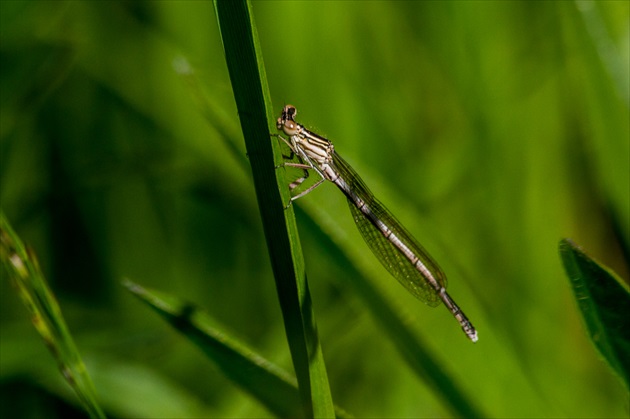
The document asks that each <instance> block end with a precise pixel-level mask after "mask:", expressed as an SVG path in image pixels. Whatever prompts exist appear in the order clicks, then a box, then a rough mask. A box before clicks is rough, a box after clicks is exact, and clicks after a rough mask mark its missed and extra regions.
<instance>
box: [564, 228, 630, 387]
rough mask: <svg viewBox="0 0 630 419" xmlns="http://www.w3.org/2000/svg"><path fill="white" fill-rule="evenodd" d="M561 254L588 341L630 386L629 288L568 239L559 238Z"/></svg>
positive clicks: (627, 385)
mask: <svg viewBox="0 0 630 419" xmlns="http://www.w3.org/2000/svg"><path fill="white" fill-rule="evenodd" d="M560 256H561V258H562V262H563V263H564V269H565V270H566V272H567V275H568V276H569V279H570V280H571V285H572V287H573V293H574V294H575V299H576V301H577V303H578V307H579V308H580V311H581V312H582V318H583V319H584V322H585V323H586V328H587V330H588V332H589V335H590V337H591V341H592V342H593V344H594V345H595V347H596V348H597V350H598V351H599V352H600V353H601V354H602V355H603V357H604V359H605V360H606V362H607V363H608V365H610V366H611V368H612V369H613V371H615V373H616V374H617V375H618V376H619V378H621V379H622V381H623V382H624V383H625V385H626V388H630V384H629V383H630V292H629V291H628V287H627V285H625V284H624V283H623V282H622V281H621V280H620V279H619V278H618V277H617V276H616V275H615V274H614V273H613V272H611V271H610V270H609V269H607V268H605V267H603V266H602V265H600V264H599V263H597V262H596V261H594V260H593V259H592V258H591V257H589V256H588V255H587V254H586V253H584V251H583V250H582V249H580V248H579V247H578V246H577V245H576V244H575V243H573V242H572V241H571V240H568V239H563V240H561V241H560Z"/></svg>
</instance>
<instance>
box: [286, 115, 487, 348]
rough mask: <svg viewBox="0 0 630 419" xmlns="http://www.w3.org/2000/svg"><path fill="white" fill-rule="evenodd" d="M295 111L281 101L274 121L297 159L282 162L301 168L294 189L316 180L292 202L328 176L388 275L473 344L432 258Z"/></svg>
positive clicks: (473, 331) (474, 337)
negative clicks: (442, 309) (441, 310)
mask: <svg viewBox="0 0 630 419" xmlns="http://www.w3.org/2000/svg"><path fill="white" fill-rule="evenodd" d="M296 114H297V110H296V108H295V107H294V106H292V105H286V106H285V107H284V109H283V110H282V114H281V116H280V118H278V121H277V124H276V126H277V128H278V130H279V131H282V132H283V133H284V134H285V135H287V136H288V139H286V138H284V137H282V136H281V135H278V137H280V138H281V139H282V140H283V141H284V142H285V143H286V144H287V145H288V146H289V148H290V149H291V152H292V156H290V158H292V157H294V156H297V158H298V161H299V163H291V162H287V163H285V166H291V167H296V168H299V169H302V170H304V176H303V177H302V178H299V179H297V180H296V181H294V182H292V183H291V184H290V185H289V187H290V189H291V190H293V189H295V188H297V187H298V186H299V185H300V184H302V183H303V182H304V180H305V179H306V178H307V177H308V174H309V170H313V171H315V172H316V173H317V174H318V175H319V176H320V179H319V180H318V181H317V182H316V183H315V184H313V185H312V186H310V187H309V188H307V189H306V190H304V191H303V192H300V193H299V194H297V195H295V196H293V197H292V198H291V202H293V201H294V200H296V199H298V198H300V197H302V196H304V195H306V194H307V193H309V192H311V191H312V190H313V189H315V188H316V187H318V186H319V185H321V184H322V183H323V182H324V181H325V180H328V181H330V182H332V183H334V184H335V185H337V187H338V188H339V189H340V190H341V192H343V194H344V195H345V196H346V197H347V198H348V203H349V205H350V211H351V212H352V217H353V219H354V222H355V223H356V225H357V227H358V228H359V231H360V232H361V235H362V236H363V239H364V240H365V242H366V243H367V245H368V247H369V248H370V249H371V250H372V252H373V253H374V255H375V256H376V257H377V259H378V260H379V261H380V262H381V263H382V264H383V266H385V268H386V269H387V270H388V271H389V273H390V274H392V276H393V277H394V278H396V279H397V280H398V282H400V283H401V284H402V285H403V286H404V287H405V288H406V289H407V290H408V291H409V292H410V293H411V294H413V295H414V296H416V297H417V298H418V299H419V300H420V301H423V302H425V303H426V304H428V305H430V306H432V307H435V306H437V305H438V304H439V303H440V302H443V303H444V305H446V307H447V308H448V309H449V311H450V312H451V313H452V314H453V316H454V317H455V318H456V319H457V321H458V322H459V324H460V325H461V327H462V329H463V330H464V333H466V335H467V336H468V338H470V340H472V341H473V342H476V341H477V339H478V337H477V331H476V329H475V328H474V326H473V325H472V323H471V322H470V321H469V320H468V318H467V317H466V315H465V314H464V313H463V312H462V310H461V309H460V308H459V306H458V305H457V304H455V301H453V299H452V298H451V296H450V295H448V293H447V292H446V284H447V281H446V276H445V275H444V272H443V271H442V269H441V268H440V267H439V265H438V264H437V262H435V260H433V258H432V257H431V256H430V255H429V254H428V253H427V251H426V250H425V249H424V248H423V247H422V246H421V245H420V243H419V242H418V241H417V240H416V239H415V238H414V237H413V236H412V235H411V233H409V231H407V229H405V227H403V226H402V224H401V223H400V222H399V221H398V220H397V219H396V217H394V215H393V214H392V213H391V212H390V211H389V210H388V209H387V208H386V207H385V206H384V205H383V204H382V203H381V202H380V201H379V200H378V199H376V198H375V197H374V195H373V194H372V192H370V190H369V189H368V187H367V186H366V184H365V183H364V182H363V180H361V178H360V177H359V175H358V174H357V173H356V172H355V170H354V169H353V168H352V167H350V165H349V164H348V163H347V162H346V161H345V160H344V159H342V158H341V157H340V156H339V154H337V153H336V151H335V147H334V145H333V144H332V143H331V142H330V141H329V140H327V139H326V138H324V137H322V136H320V135H317V134H315V133H314V132H312V131H309V130H308V129H306V128H304V126H302V125H300V124H298V123H297V122H296V121H295V115H296Z"/></svg>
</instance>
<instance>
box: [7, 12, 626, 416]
mask: <svg viewBox="0 0 630 419" xmlns="http://www.w3.org/2000/svg"><path fill="white" fill-rule="evenodd" d="M253 10H254V17H255V20H256V25H257V29H258V34H259V37H260V40H261V44H262V53H263V58H264V61H265V65H266V73H267V77H268V80H269V86H270V90H271V94H272V99H273V103H274V107H275V108H276V109H277V112H278V113H279V112H280V110H281V108H282V106H283V105H284V104H286V103H291V104H293V105H295V106H297V108H298V111H299V113H298V116H297V119H298V121H299V122H301V123H302V124H304V125H306V126H307V127H309V128H310V129H312V130H314V131H316V132H318V133H320V134H322V135H324V136H326V137H328V138H330V139H331V140H332V141H333V142H334V143H335V147H336V150H337V152H338V153H339V154H341V155H342V156H343V157H344V158H345V159H346V160H348V161H349V163H350V164H351V165H352V166H353V167H354V168H355V169H356V170H357V171H358V172H359V173H360V174H361V175H362V177H363V179H364V180H365V181H366V183H367V184H368V185H370V187H371V189H372V191H373V192H374V193H375V195H376V196H378V197H379V198H380V199H381V200H382V201H383V202H384V203H385V204H386V205H387V206H388V207H389V209H390V210H392V211H393V212H394V213H395V214H396V215H397V217H398V218H399V220H400V221H402V222H403V224H404V225H405V226H407V228H408V229H409V230H410V231H411V232H413V233H414V235H415V236H416V237H417V238H418V239H419V240H420V241H421V242H422V243H423V245H424V246H425V247H426V248H427V249H428V250H430V252H431V253H432V254H433V255H434V256H435V258H436V259H437V260H438V261H439V263H440V265H441V266H442V268H443V269H444V271H445V272H446V273H447V275H448V276H449V280H450V287H449V292H450V293H451V295H452V296H453V298H454V299H455V300H456V301H457V302H458V303H459V304H460V306H461V307H462V308H463V309H464V310H465V312H466V314H467V315H468V316H469V317H470V318H471V320H472V321H473V323H474V324H475V326H476V327H477V329H478V331H479V339H480V340H479V342H478V343H477V344H472V343H470V342H469V341H468V340H467V339H466V337H465V336H464V335H463V334H462V332H461V330H460V329H459V327H458V326H457V323H456V322H455V321H454V320H453V319H452V317H451V316H450V314H449V313H448V311H447V310H445V309H444V308H443V307H438V308H436V309H430V308H429V307H427V306H425V305H424V304H422V303H420V302H418V301H417V300H415V299H414V298H413V297H412V296H410V295H409V294H408V293H406V291H405V290H404V289H403V288H402V287H401V286H400V285H399V284H398V283H397V282H396V281H394V280H393V279H392V278H391V277H390V276H389V274H388V273H387V272H386V270H385V269H383V268H382V267H380V265H378V263H377V262H376V261H375V260H374V259H373V256H372V255H371V253H370V252H369V250H368V248H367V246H366V245H365V244H364V243H363V242H362V241H361V238H360V236H359V233H358V232H357V231H356V228H355V226H354V225H353V222H352V220H351V217H350V213H349V211H348V208H347V204H346V203H345V198H344V197H343V196H342V194H341V193H339V191H337V190H336V188H335V187H334V186H333V185H330V184H329V185H325V186H322V187H320V188H319V189H317V190H316V191H314V192H313V193H312V194H310V195H309V196H307V197H305V198H302V199H301V200H300V201H298V204H297V206H298V207H301V208H304V209H306V210H307V211H306V213H305V212H303V211H300V210H298V224H299V227H300V234H301V239H302V243H303V247H304V250H305V258H306V266H307V273H308V278H309V286H310V289H311V293H312V299H313V305H314V311H315V314H316V316H317V318H316V321H317V324H318V327H319V337H320V340H321V345H322V349H323V351H324V358H325V360H326V364H327V369H328V375H329V380H330V384H331V388H332V395H333V398H334V400H335V403H336V404H338V405H339V406H341V407H343V408H344V409H346V410H348V411H349V412H351V413H353V414H355V415H356V416H357V417H365V416H369V417H436V416H449V415H450V414H451V412H450V411H449V410H447V409H446V408H445V407H444V406H443V404H442V402H441V400H440V399H439V398H437V397H436V396H435V394H434V392H433V391H432V389H431V388H430V387H427V385H426V384H425V383H424V381H422V380H421V379H419V378H418V377H417V376H416V375H414V373H413V372H412V371H411V370H410V369H409V367H408V365H407V364H406V363H405V361H404V359H403V357H402V356H401V354H400V353H398V352H397V350H396V348H395V346H394V345H392V344H391V342H389V340H388V339H387V337H386V334H385V333H384V331H383V330H381V329H380V328H379V326H378V323H376V322H375V321H374V319H373V318H372V317H371V314H370V312H369V310H368V309H367V307H366V306H365V304H364V302H363V301H362V300H361V299H360V298H359V297H358V296H357V293H355V292H353V285H352V281H351V280H349V279H348V278H347V276H348V275H349V272H352V275H354V274H355V273H354V272H356V271H355V270H354V269H351V268H350V267H348V266H346V265H345V263H340V262H339V261H340V260H341V258H337V257H336V253H338V252H340V249H339V248H338V247H336V246H334V245H332V244H331V242H329V241H327V240H322V239H321V234H322V230H324V231H325V230H327V229H330V228H333V229H334V230H335V231H338V232H339V236H340V237H343V238H344V241H343V242H344V243H346V242H349V243H352V244H351V245H350V246H352V247H347V248H343V251H344V252H347V253H350V254H364V255H365V257H364V259H361V262H360V264H361V266H360V268H361V269H362V270H363V271H371V272H374V276H375V277H377V278H379V280H378V282H375V285H376V286H378V288H379V289H380V290H381V291H382V292H383V293H384V294H385V295H386V297H387V299H388V301H390V302H391V304H392V305H394V306H395V307H396V308H397V309H398V310H399V312H400V313H401V315H402V316H403V317H404V318H405V319H406V321H407V324H408V325H409V327H410V328H411V329H412V330H414V332H415V333H417V334H418V335H419V336H420V337H421V338H423V340H424V341H426V342H427V344H428V345H429V347H430V349H431V350H432V351H433V352H434V353H435V354H436V356H437V357H438V359H439V360H440V361H441V362H442V363H443V365H444V366H445V367H446V368H447V369H448V370H449V372H450V373H451V374H452V375H453V376H454V377H455V379H457V381H458V383H459V384H460V386H461V387H462V388H463V390H464V391H465V392H466V393H467V394H468V395H469V396H470V397H471V398H474V399H475V401H476V402H477V405H478V406H479V407H480V408H481V409H482V410H483V412H484V413H485V414H487V415H488V416H491V417H547V416H553V417H627V415H628V409H629V399H628V393H627V391H626V390H624V388H623V387H622V385H621V382H620V381H619V380H617V379H616V378H615V376H614V375H613V374H612V373H611V370H610V369H609V368H608V367H607V366H606V365H605V363H604V362H602V361H601V360H600V359H599V357H598V355H597V353H596V351H595V349H594V348H593V346H592V344H591V343H590V342H589V340H588V338H587V334H586V333H585V330H584V327H583V324H582V321H581V319H580V315H579V313H578V310H577V304H576V302H575V301H574V300H573V297H572V293H571V290H570V286H569V282H568V280H567V278H566V276H565V274H564V272H563V269H562V265H561V262H560V259H559V257H558V253H557V245H558V241H559V240H560V239H561V238H563V237H571V238H573V239H574V240H575V241H576V242H577V243H579V244H581V245H583V246H584V248H585V249H586V250H587V251H588V252H589V253H590V254H591V255H593V256H594V257H596V258H597V259H598V260H600V261H601V262H602V263H604V264H606V265H608V266H610V267H611V268H612V269H613V270H615V271H616V272H618V273H619V275H620V276H621V277H622V278H624V279H625V280H626V281H627V279H628V264H627V261H628V248H629V245H630V237H629V232H628V231H629V228H630V192H629V191H630V163H629V161H630V134H629V116H628V115H629V105H628V104H629V97H630V92H629V75H628V74H629V59H630V58H629V49H630V45H629V41H628V39H629V34H630V32H629V21H630V11H629V3H628V2H623V1H610V2H589V1H584V2H568V1H559V2H468V1H464V2H428V1H427V2H387V1H384V2H290V1H279V2H273V1H260V2H254V4H253ZM0 25H1V26H0V54H1V55H0V60H1V61H0V62H1V67H0V100H1V102H0V105H1V113H0V138H1V143H0V162H1V168H0V173H1V174H0V176H1V179H0V182H1V183H0V185H1V190H0V198H1V203H0V204H1V206H2V209H3V210H4V211H5V213H6V215H7V217H8V219H9V220H10V221H11V223H12V224H13V226H14V228H15V229H16V231H17V232H18V234H20V235H21V237H22V238H23V239H24V240H25V241H27V242H28V243H29V244H30V245H31V246H32V247H33V248H34V250H35V251H36V252H37V254H38V257H39V259H40V263H41V265H42V268H43V270H44V273H45V274H46V276H47V278H48V280H49V282H50V283H51V285H52V287H53V289H54V290H55V292H56V294H57V297H58V298H59V301H60V304H61V307H62V309H63V310H64V314H65V315H66V318H67V320H68V323H69V326H70V329H71V331H73V333H74V336H75V338H76V340H77V345H78V346H79V349H80V351H81V352H82V354H83V356H84V358H85V361H86V364H87V367H88V370H89V371H90V373H91V374H92V378H93V380H94V385H95V387H96V389H97V392H98V394H99V397H100V399H101V402H102V404H103V407H104V408H105V410H106V412H107V413H108V415H109V416H112V417H147V416H152V417H156V416H162V417H183V416H189V417H199V416H218V417H260V416H267V415H268V412H267V411H266V410H265V409H264V408H263V407H262V406H261V405H259V404H258V403H257V402H256V401H254V400H253V399H251V398H250V397H249V396H248V395H247V394H245V393H243V392H242V391H241V390H240V389H239V388H238V387H237V386H236V385H234V384H233V383H232V382H230V381H229V380H227V379H226V378H225V377H224V376H222V374H221V373H220V372H219V370H218V369H217V368H216V367H215V366H214V365H213V364H212V363H211V362H210V361H209V360H207V359H206V358H204V356H203V355H202V354H201V353H200V352H199V351H198V350H197V349H196V348H195V347H194V346H193V345H192V344H191V343H190V342H188V341H186V340H185V339H184V338H182V337H181V336H180V335H178V334H177V333H176V332H174V331H172V330H171V329H170V328H169V327H168V326H167V325H166V324H164V323H163V322H162V321H161V320H160V319H159V318H157V316H155V315H154V313H152V312H151V311H150V310H147V308H146V307H145V306H143V305H142V304H140V303H139V302H138V301H137V300H135V299H134V298H133V297H132V296H131V295H129V293H128V292H126V291H125V290H124V289H123V288H122V287H121V286H120V280H121V279H122V278H123V277H129V278H131V279H132V280H134V281H137V282H138V283H140V284H143V285H146V286H149V287H152V288H156V289H160V290H162V291H166V292H169V293H172V294H175V295H178V296H181V297H183V298H186V299H187V300H189V301H191V302H194V303H196V304H198V305H199V306H201V307H204V308H205V309H207V311H208V313H209V314H210V315H211V316H212V317H213V318H215V319H216V320H217V321H218V322H220V323H222V324H223V325H224V330H225V332H226V333H228V334H230V335H234V336H237V337H238V338H240V339H242V340H243V341H245V342H247V343H248V344H250V345H251V346H252V347H253V348H255V349H256V350H257V351H258V352H259V353H260V354H262V355H263V356H265V357H267V358H269V359H271V360H272V361H274V362H276V363H278V364H280V365H282V366H283V367H285V368H286V369H288V370H291V368H292V367H291V365H292V364H291V360H290V358H289V353H288V348H287V344H286V337H285V336H284V328H283V325H282V320H281V314H280V309H279V307H278V300H277V296H276V290H275V287H274V281H273V278H272V274H271V269H270V264H269V259H268V255H267V250H266V247H265V240H264V237H263V235H262V228H261V225H260V218H259V212H258V208H257V203H256V199H255V195H254V190H253V186H252V183H251V173H250V171H249V169H248V165H247V164H246V160H245V151H244V144H243V142H242V139H241V136H240V133H239V123H238V115H237V112H236V107H235V104H234V99H233V96H232V93H231V85H230V80H229V77H228V75H227V68H226V64H225V60H224V55H223V50H222V45H221V40H220V37H219V32H218V28H217V23H216V17H215V15H214V11H213V6H212V3H211V2H209V1H190V2H187V1H159V2H158V1H143V2H137V1H120V2H96V1H93V2H49V1H34V2H31V1H24V2H21V1H20V2H17V1H2V2H0ZM183 69H188V70H190V71H192V73H190V71H189V72H188V73H186V74H187V75H184V76H182V74H181V73H182V71H183ZM234 147H236V149H237V150H238V152H237V153H234V152H233V151H234ZM244 163H245V164H244ZM314 212H316V213H317V214H318V216H317V217H315V218H314V219H315V221H313V218H311V216H309V215H307V214H312V213H314ZM342 247H343V246H342ZM4 276H5V275H4V272H3V280H2V281H0V287H1V296H0V299H1V300H0V301H1V304H0V313H1V318H0V321H1V326H2V327H1V330H0V338H1V341H0V349H1V352H0V355H1V358H0V367H1V370H0V378H1V380H2V381H1V386H2V387H1V388H2V391H1V392H0V400H1V404H0V416H2V417H5V416H7V415H11V417H18V416H21V417H27V418H31V417H32V418H38V417H42V416H44V415H45V416H46V417H55V415H57V416H58V417H62V416H65V415H67V414H68V412H72V411H73V410H72V409H73V407H71V405H72V404H74V403H76V402H75V399H74V397H73V395H72V394H70V391H69V390H68V388H67V385H66V384H65V383H64V382H63V381H62V379H61V378H60V376H59V374H58V372H57V370H56V367H55V363H54V360H53V359H52V358H51V357H50V355H49V353H47V351H46V348H45V346H44V345H43V344H42V342H41V339H40V338H39V337H38V336H37V335H36V332H35V331H34V329H33V328H32V326H31V325H30V324H29V319H28V315H27V312H26V310H25V309H24V308H23V307H22V306H21V303H20V302H19V300H18V299H17V298H16V294H15V292H14V291H13V290H12V289H11V286H10V283H9V281H7V280H4ZM7 417H8V416H7Z"/></svg>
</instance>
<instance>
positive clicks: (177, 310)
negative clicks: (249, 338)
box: [124, 280, 350, 418]
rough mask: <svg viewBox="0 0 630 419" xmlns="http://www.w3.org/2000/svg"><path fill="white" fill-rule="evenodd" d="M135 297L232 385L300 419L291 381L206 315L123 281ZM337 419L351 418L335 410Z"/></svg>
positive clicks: (280, 413)
mask: <svg viewBox="0 0 630 419" xmlns="http://www.w3.org/2000/svg"><path fill="white" fill-rule="evenodd" d="M124 285H125V286H126V287H127V288H128V289H129V291H131V292H132V293H133V294H134V295H135V296H137V297H138V298H139V299H141V300H142V301H143V302H145V303H147V304H148V305H149V306H150V307H151V308H153V309H154V310H155V311H157V312H158V313H159V314H160V315H161V316H162V317H164V318H165V319H166V320H167V321H168V322H169V323H171V325H172V326H173V327H174V328H176V329H177V330H179V331H180V332H181V333H183V334H184V335H186V337H188V338H189V339H190V340H191V341H192V342H194V343H195V344H196V345H197V346H198V347H199V348H200V349H201V350H202V351H203V352H204V353H205V354H206V355H208V357H210V358H211V359H212V360H213V361H214V362H215V363H216V365H217V366H218V367H219V368H220V369H221V371H223V372H224V373H225V375H227V376H228V377H229V378H230V379H231V380H232V381H234V382H235V383H236V384H238V385H239V386H240V387H241V388H243V389H244V390H246V391H247V392H249V393H250V394H251V395H253V396H254V397H256V399H258V400H259V401H260V402H261V403H262V404H264V405H265V406H266V407H267V408H268V409H269V410H270V411H271V412H273V413H274V414H276V415H278V416H281V417H300V416H301V415H302V405H301V400H300V394H299V392H298V389H297V382H296V380H295V378H294V377H292V376H290V375H289V374H288V373H287V372H285V371H284V370H282V369H281V368H279V367H278V366H276V365H274V364H272V363H271V362H269V361H268V360H266V359H264V358H263V357H262V356H260V355H258V354H257V353H255V352H254V351H253V350H251V349H249V348H248V347H246V346H245V345H244V344H242V343H240V342H238V341H237V340H235V339H234V338H233V337H230V336H228V335H226V334H225V333H223V332H220V331H219V330H217V328H216V327H214V326H213V324H215V323H216V322H214V321H213V320H212V319H211V318H210V317H209V316H208V315H207V314H206V313H204V312H202V311H200V310H198V309H197V308H196V307H195V306H193V305H191V304H187V303H185V302H183V301H181V300H179V299H178V298H176V297H172V296H170V295H167V294H165V293H161V292H158V291H155V290H146V289H145V288H143V287H141V286H139V285H137V284H135V283H133V282H131V281H128V280H127V281H125V282H124ZM335 415H336V417H338V418H341V417H350V416H349V415H348V414H347V413H345V412H344V411H343V410H342V409H340V408H335Z"/></svg>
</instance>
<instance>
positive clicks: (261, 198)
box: [215, 0, 334, 417]
mask: <svg viewBox="0 0 630 419" xmlns="http://www.w3.org/2000/svg"><path fill="white" fill-rule="evenodd" d="M215 10H216V14H217V19H218V22H219V29H220V32H221V39H222V41H223V47H224V51H225V59H226V62H227V66H228V71H229V74H230V79H231V81H232V88H233V92H234V97H235V100H236V105H237V108H238V112H239V117H240V121H241V128H242V131H243V136H244V138H245V143H246V147H247V153H248V156H249V158H250V163H251V166H252V172H253V177H254V186H255V189H256V195H257V199H258V205H259V208H260V212H261V216H262V221H263V228H264V231H265V237H266V239H267V246H268V249H269V253H270V257H271V264H272V269H273V272H274V276H275V279H276V288H277V291H278V296H279V300H280V305H281V309H282V314H283V318H284V324H285V329H286V334H287V338H288V341H289V347H290V350H291V355H292V359H293V365H294V368H295V372H296V376H297V380H298V384H299V388H300V393H301V397H302V402H303V404H304V415H306V416H307V417H311V416H313V417H332V416H334V409H333V404H332V397H331V395H330V388H329V385H328V377H327V373H326V369H325V365H324V360H323V356H322V352H321V348H320V344H319V339H318V336H317V329H316V326H315V322H314V315H313V311H312V307H311V299H310V294H309V290H308V286H307V282H306V274H305V271H304V259H303V255H302V251H301V247H300V242H299V238H298V234H297V227H296V224H295V217H294V214H293V211H292V209H289V210H285V209H284V207H285V203H286V202H288V199H289V196H288V189H287V187H286V185H287V182H286V181H285V179H284V174H283V171H282V170H276V169H275V167H276V166H277V164H278V163H276V162H279V161H280V159H281V155H280V152H279V151H274V149H273V148H272V147H273V144H274V143H275V142H273V141H272V139H271V138H270V133H272V132H275V130H276V129H275V125H274V121H275V118H274V113H273V108H272V106H271V99H270V94H269V89H268V87H267V80H266V75H265V69H264V65H263V60H262V56H261V55H260V54H261V53H260V47H259V45H260V44H259V40H258V36H257V32H256V28H255V25H254V20H253V15H252V11H251V5H250V4H249V3H248V2H246V1H243V0H239V1H228V0H225V1H224V0H215Z"/></svg>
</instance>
